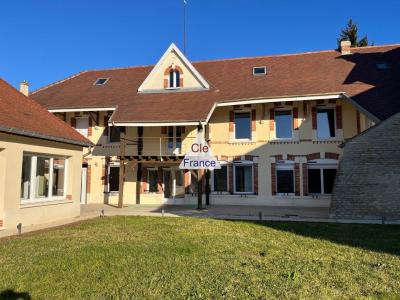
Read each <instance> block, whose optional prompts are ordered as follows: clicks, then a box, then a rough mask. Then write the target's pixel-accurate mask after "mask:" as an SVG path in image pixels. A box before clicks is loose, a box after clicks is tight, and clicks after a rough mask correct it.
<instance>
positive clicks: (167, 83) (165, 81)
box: [164, 78, 169, 89]
mask: <svg viewBox="0 0 400 300" xmlns="http://www.w3.org/2000/svg"><path fill="white" fill-rule="evenodd" d="M167 88H169V80H168V79H166V78H164V89H167Z"/></svg>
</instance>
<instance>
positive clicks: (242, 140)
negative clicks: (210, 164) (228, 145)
mask: <svg viewBox="0 0 400 300" xmlns="http://www.w3.org/2000/svg"><path fill="white" fill-rule="evenodd" d="M236 114H249V116H250V117H249V118H250V138H244V139H238V138H236ZM251 122H252V120H251V110H249V109H243V110H234V111H233V125H234V128H233V134H234V139H235V141H238V142H249V141H251V140H252V139H253V131H252V125H251Z"/></svg>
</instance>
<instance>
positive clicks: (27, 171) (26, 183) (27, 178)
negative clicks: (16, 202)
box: [21, 155, 32, 199]
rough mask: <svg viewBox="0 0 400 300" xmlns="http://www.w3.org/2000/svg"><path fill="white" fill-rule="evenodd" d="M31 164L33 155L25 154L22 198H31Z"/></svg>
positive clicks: (23, 159)
mask: <svg viewBox="0 0 400 300" xmlns="http://www.w3.org/2000/svg"><path fill="white" fill-rule="evenodd" d="M31 166H32V157H31V156H26V155H24V157H23V158H22V176H21V178H22V179H21V199H29V194H30V189H31Z"/></svg>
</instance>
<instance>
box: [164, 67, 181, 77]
mask: <svg viewBox="0 0 400 300" xmlns="http://www.w3.org/2000/svg"><path fill="white" fill-rule="evenodd" d="M171 70H172V66H169V67H168V68H166V69H165V71H164V75H165V76H167V75H169V72H171ZM175 70H177V71H178V72H179V73H181V74H183V70H182V68H181V67H179V66H175Z"/></svg>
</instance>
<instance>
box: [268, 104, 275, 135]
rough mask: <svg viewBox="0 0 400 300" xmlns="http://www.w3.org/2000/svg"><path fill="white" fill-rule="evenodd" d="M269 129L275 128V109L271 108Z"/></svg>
mask: <svg viewBox="0 0 400 300" xmlns="http://www.w3.org/2000/svg"><path fill="white" fill-rule="evenodd" d="M269 130H271V131H272V130H275V110H274V109H273V108H271V109H270V110H269Z"/></svg>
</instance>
